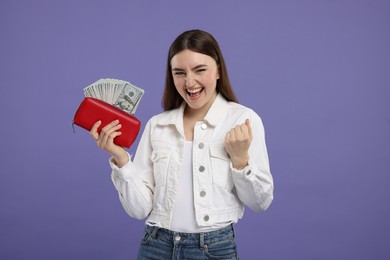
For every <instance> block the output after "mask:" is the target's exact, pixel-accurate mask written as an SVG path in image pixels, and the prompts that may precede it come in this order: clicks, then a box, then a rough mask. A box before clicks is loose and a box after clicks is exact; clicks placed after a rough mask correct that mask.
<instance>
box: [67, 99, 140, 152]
mask: <svg viewBox="0 0 390 260" xmlns="http://www.w3.org/2000/svg"><path fill="white" fill-rule="evenodd" d="M116 119H118V120H119V123H120V124H121V125H122V128H121V129H120V130H119V131H120V132H122V134H121V135H120V136H117V137H115V139H114V143H115V144H117V145H120V146H124V147H127V148H129V147H130V146H131V145H132V144H133V142H134V140H135V139H136V138H137V135H138V132H139V129H140V126H141V122H140V121H139V120H138V119H137V118H136V117H134V116H132V115H130V114H128V113H126V112H124V111H122V110H120V109H119V108H117V107H114V106H112V105H110V104H108V103H106V102H104V101H102V100H99V99H96V98H90V97H86V98H84V100H83V102H81V104H80V106H79V108H78V109H77V111H76V113H75V115H74V119H73V124H75V125H78V126H80V127H82V128H84V129H86V130H88V131H90V130H91V128H92V126H93V125H94V124H95V123H96V122H97V121H99V120H101V121H102V124H101V125H100V127H99V128H98V133H100V131H101V129H102V128H103V127H104V126H106V125H107V124H109V123H111V122H112V121H114V120H116Z"/></svg>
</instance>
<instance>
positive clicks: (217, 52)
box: [162, 30, 238, 111]
mask: <svg viewBox="0 0 390 260" xmlns="http://www.w3.org/2000/svg"><path fill="white" fill-rule="evenodd" d="M186 49H188V50H191V51H194V52H198V53H202V54H205V55H208V56H210V57H211V58H213V59H214V60H215V62H216V63H217V66H218V72H219V79H218V80H217V86H216V91H217V93H221V95H222V96H223V97H224V98H225V99H226V100H228V101H234V102H237V103H238V100H237V97H236V95H235V94H234V91H233V88H232V86H231V84H230V81H229V77H228V73H227V69H226V64H225V61H224V59H223V56H222V52H221V49H220V48H219V45H218V42H217V41H216V40H215V39H214V37H213V36H212V35H211V34H209V33H207V32H205V31H202V30H190V31H186V32H183V33H182V34H180V35H179V36H178V37H177V38H176V39H175V40H174V41H173V43H172V45H171V47H170V48H169V51H168V60H167V71H166V77H165V88H164V94H163V98H162V107H163V109H164V110H165V111H167V110H172V109H175V108H178V107H179V106H180V105H181V103H182V102H183V98H182V97H181V96H180V94H179V92H177V90H176V88H175V84H174V82H173V76H172V67H171V59H172V58H173V56H175V55H176V54H177V53H179V52H181V51H183V50H186Z"/></svg>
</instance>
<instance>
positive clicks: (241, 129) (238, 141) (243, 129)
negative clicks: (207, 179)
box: [225, 119, 253, 169]
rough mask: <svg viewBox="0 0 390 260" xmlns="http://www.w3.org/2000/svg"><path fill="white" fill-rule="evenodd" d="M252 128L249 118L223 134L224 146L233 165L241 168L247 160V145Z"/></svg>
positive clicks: (246, 163) (245, 164)
mask: <svg viewBox="0 0 390 260" xmlns="http://www.w3.org/2000/svg"><path fill="white" fill-rule="evenodd" d="M252 139H253V137H252V128H251V125H250V123H249V119H246V120H245V123H244V124H241V125H236V126H235V127H234V128H232V129H231V130H230V131H229V132H227V134H226V136H225V146H226V151H227V152H228V154H229V156H230V159H231V161H232V164H233V167H234V168H235V169H242V168H244V167H245V166H247V165H248V162H249V153H248V151H249V146H250V145H251V142H252Z"/></svg>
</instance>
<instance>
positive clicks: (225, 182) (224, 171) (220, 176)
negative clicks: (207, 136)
mask: <svg viewBox="0 0 390 260" xmlns="http://www.w3.org/2000/svg"><path fill="white" fill-rule="evenodd" d="M210 161H211V168H212V175H213V183H214V184H215V185H218V186H220V187H222V188H224V189H226V190H228V191H230V190H232V188H233V179H232V176H231V173H230V159H229V157H228V154H227V152H226V150H225V146H224V145H215V146H210Z"/></svg>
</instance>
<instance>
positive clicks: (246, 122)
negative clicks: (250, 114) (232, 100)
mask: <svg viewBox="0 0 390 260" xmlns="http://www.w3.org/2000/svg"><path fill="white" fill-rule="evenodd" d="M245 125H246V126H247V127H248V133H249V137H250V138H252V127H251V123H250V121H249V119H246V120H245Z"/></svg>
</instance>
